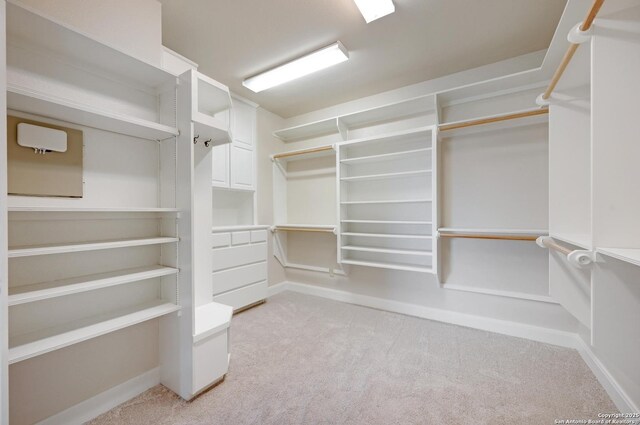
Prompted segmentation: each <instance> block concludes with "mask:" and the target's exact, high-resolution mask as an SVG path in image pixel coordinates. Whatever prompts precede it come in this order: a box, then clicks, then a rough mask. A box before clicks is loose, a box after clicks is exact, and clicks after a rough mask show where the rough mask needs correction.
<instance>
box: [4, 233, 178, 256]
mask: <svg viewBox="0 0 640 425" xmlns="http://www.w3.org/2000/svg"><path fill="white" fill-rule="evenodd" d="M178 240H179V239H178V238H174V237H156V238H145V239H120V240H113V241H102V242H84V243H73V244H59V245H43V246H28V247H19V248H10V249H9V258H17V257H32V256H36V255H50V254H66V253H70V252H83V251H97V250H102V249H114V248H127V247H133V246H144V245H159V244H166V243H173V242H178Z"/></svg>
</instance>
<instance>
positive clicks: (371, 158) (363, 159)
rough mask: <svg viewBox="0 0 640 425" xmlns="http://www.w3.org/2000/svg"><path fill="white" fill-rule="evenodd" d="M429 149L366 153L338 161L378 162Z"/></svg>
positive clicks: (408, 155) (429, 149) (348, 162)
mask: <svg viewBox="0 0 640 425" xmlns="http://www.w3.org/2000/svg"><path fill="white" fill-rule="evenodd" d="M431 151H432V149H431V148H423V149H412V150H407V151H401V152H392V153H385V154H380V155H368V156H360V157H355V158H345V159H342V160H340V162H341V163H343V164H366V163H370V162H380V161H388V160H397V159H403V158H410V157H414V156H415V155H418V154H421V153H426V152H431Z"/></svg>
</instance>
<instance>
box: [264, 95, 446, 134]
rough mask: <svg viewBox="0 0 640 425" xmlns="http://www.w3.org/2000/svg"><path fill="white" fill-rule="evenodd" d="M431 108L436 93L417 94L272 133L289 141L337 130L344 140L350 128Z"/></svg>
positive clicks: (402, 116)
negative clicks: (405, 98)
mask: <svg viewBox="0 0 640 425" xmlns="http://www.w3.org/2000/svg"><path fill="white" fill-rule="evenodd" d="M430 111H435V96H434V95H426V96H418V97H414V98H411V99H408V100H402V101H398V102H393V103H388V104H385V105H382V106H377V107H374V108H368V109H363V110H361V111H357V112H352V113H349V114H344V115H338V116H335V117H331V118H326V119H323V120H318V121H312V122H310V123H306V124H301V125H296V126H293V127H288V128H284V129H282V130H277V131H275V132H274V133H273V135H274V136H275V137H277V138H279V139H280V140H282V141H283V142H291V141H295V140H303V139H310V138H312V137H318V136H324V135H328V134H337V133H340V134H341V135H342V138H343V140H347V139H348V131H349V130H350V129H354V128H359V127H364V126H367V125H374V124H378V123H380V124H382V123H385V122H391V121H398V120H400V119H405V118H411V117H414V116H418V115H423V114H425V113H429V112H430Z"/></svg>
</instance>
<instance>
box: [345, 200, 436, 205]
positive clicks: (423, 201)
mask: <svg viewBox="0 0 640 425" xmlns="http://www.w3.org/2000/svg"><path fill="white" fill-rule="evenodd" d="M429 202H433V200H432V199H398V200H386V201H345V202H340V204H342V205H367V204H420V203H429Z"/></svg>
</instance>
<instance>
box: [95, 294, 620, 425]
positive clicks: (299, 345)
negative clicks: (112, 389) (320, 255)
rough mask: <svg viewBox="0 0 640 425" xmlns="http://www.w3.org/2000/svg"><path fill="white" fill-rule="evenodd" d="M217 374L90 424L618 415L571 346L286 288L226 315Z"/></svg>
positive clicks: (480, 420)
mask: <svg viewBox="0 0 640 425" xmlns="http://www.w3.org/2000/svg"><path fill="white" fill-rule="evenodd" d="M231 339H232V346H231V347H232V348H231V352H232V354H231V367H230V369H229V373H228V374H227V377H226V380H225V381H224V382H223V383H222V384H221V385H219V386H217V387H215V388H214V389H212V390H210V391H209V392H207V393H204V394H203V395H201V396H200V397H198V398H197V399H195V400H194V401H192V402H185V401H182V400H180V399H179V398H178V397H177V396H176V395H174V394H173V393H171V392H170V391H169V390H167V389H165V388H164V387H162V386H157V387H155V388H152V389H151V390H149V391H147V392H146V393H144V394H142V395H140V396H139V397H137V398H135V399H133V400H131V401H129V402H127V403H125V404H123V405H121V406H119V407H117V408H115V409H113V410H112V411H110V412H107V413H105V414H104V415H102V416H100V417H99V418H97V419H95V420H94V421H92V422H90V424H91V425H107V424H109V425H112V424H118V425H123V424H135V425H143V424H153V425H164V424H172V425H178V424H179V425H205V424H206V425H213V424H223V425H236V424H256V425H257V424H274V425H284V424H314V425H315V424H367V425H372V424H380V425H391V424H398V425H408V424H465V425H466V424H473V425H480V424H492V425H498V424H535V425H543V424H553V423H554V419H556V418H557V419H581V418H595V417H596V415H597V413H598V412H615V411H617V410H616V408H615V406H614V405H613V403H612V402H611V400H610V399H609V397H608V396H607V394H606V393H605V391H604V389H603V388H602V387H601V386H600V385H599V383H598V382H597V380H596V379H595V377H594V376H593V374H592V373H591V371H590V370H589V369H588V367H587V366H586V364H585V363H584V362H583V361H582V360H581V358H580V356H579V355H578V353H577V352H575V351H574V350H570V349H566V348H560V347H555V346H552V345H546V344H542V343H537V342H532V341H528V340H525V339H520V338H513V337H508V336H503V335H498V334H493V333H489V332H484V331H479V330H473V329H468V328H463V327H459V326H454V325H447V324H443V323H438V322H432V321H428V320H422V319H418V318H413V317H408V316H402V315H399V314H394V313H387V312H383V311H378V310H372V309H368V308H363V307H358V306H354V305H349V304H344V303H340V302H335V301H330V300H325V299H322V298H316V297H311V296H306V295H300V294H296V293H291V292H285V293H282V294H280V295H277V296H275V297H272V298H270V299H269V301H268V302H267V303H266V304H265V305H262V306H260V307H257V308H254V309H252V310H249V311H246V312H244V313H241V314H239V315H237V316H235V317H234V319H233V322H232V337H231Z"/></svg>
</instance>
